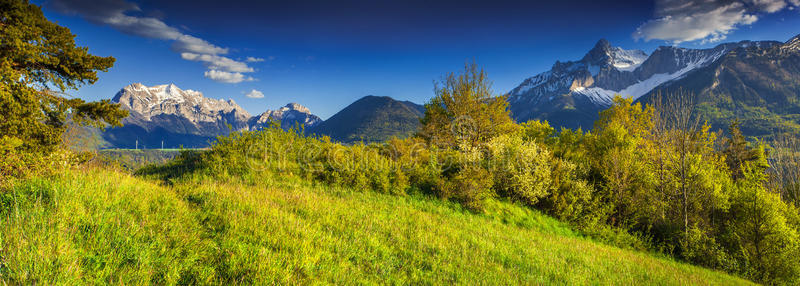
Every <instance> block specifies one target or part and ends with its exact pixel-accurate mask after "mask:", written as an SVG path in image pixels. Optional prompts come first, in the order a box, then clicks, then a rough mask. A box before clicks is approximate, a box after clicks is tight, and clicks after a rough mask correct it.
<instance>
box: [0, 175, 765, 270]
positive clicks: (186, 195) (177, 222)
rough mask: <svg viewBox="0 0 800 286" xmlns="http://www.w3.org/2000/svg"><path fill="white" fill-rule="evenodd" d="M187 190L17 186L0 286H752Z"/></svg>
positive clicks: (404, 204) (643, 257)
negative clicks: (477, 285)
mask: <svg viewBox="0 0 800 286" xmlns="http://www.w3.org/2000/svg"><path fill="white" fill-rule="evenodd" d="M189 181H194V182H195V183H174V184H172V185H171V186H164V185H161V184H158V183H156V182H155V181H150V180H147V179H142V178H137V177H132V176H130V175H126V174H121V173H116V172H111V171H105V170H98V169H91V170H85V171H70V172H66V173H65V174H63V175H60V176H56V177H52V178H39V179H31V180H27V181H23V182H20V183H18V184H16V185H15V186H13V188H12V189H10V190H7V191H5V192H3V193H1V194H0V217H2V219H0V281H3V282H5V283H3V284H6V283H8V284H12V285H13V284H53V283H54V282H58V283H63V284H83V283H113V284H134V283H135V284H140V283H155V284H174V283H200V284H206V283H225V284H228V283H244V284H250V283H253V282H277V283H308V282H332V283H474V282H475V281H483V282H485V283H489V284H505V283H520V284H544V283H547V284H550V283H552V284H596V283H601V284H634V283H636V284H640V283H641V284H663V285H686V284H725V285H734V284H749V282H747V281H744V280H741V279H738V278H735V277H731V276H728V275H725V274H722V273H719V272H713V271H709V270H705V269H702V268H698V267H694V266H690V265H687V264H681V263H677V262H674V261H671V260H668V259H663V258H658V257H653V256H650V255H648V254H645V253H638V252H633V251H628V250H622V249H619V248H615V247H610V246H606V245H603V244H599V243H595V242H592V241H590V240H588V239H585V238H582V237H580V236H579V235H578V234H576V233H574V232H573V231H571V230H570V229H569V228H568V227H567V226H566V225H565V224H562V223H560V222H558V221H556V220H554V219H551V218H549V217H547V216H544V215H541V214H539V213H538V212H536V211H532V210H530V209H528V208H523V207H518V206H516V205H513V204H510V203H505V202H497V201H492V202H491V203H489V204H488V205H487V208H486V209H487V210H486V213H485V214H473V213H471V212H468V211H465V210H463V209H462V208H461V207H460V205H458V204H454V203H450V202H446V201H441V200H432V199H430V198H426V197H424V196H422V195H407V196H394V195H385V194H378V193H374V192H362V191H358V190H353V189H343V188H331V187H324V186H320V185H314V184H311V183H308V182H307V181H305V180H300V179H294V177H292V176H291V175H289V176H284V177H282V178H281V179H279V180H274V179H270V178H265V179H263V180H261V181H259V182H257V183H255V184H251V185H242V184H236V183H220V182H216V181H209V180H207V179H199V180H189ZM187 182H188V181H187Z"/></svg>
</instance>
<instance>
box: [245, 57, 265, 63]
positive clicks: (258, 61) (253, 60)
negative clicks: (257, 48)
mask: <svg viewBox="0 0 800 286" xmlns="http://www.w3.org/2000/svg"><path fill="white" fill-rule="evenodd" d="M245 61H246V62H248V63H260V62H263V61H264V59H263V58H256V57H247V59H245Z"/></svg>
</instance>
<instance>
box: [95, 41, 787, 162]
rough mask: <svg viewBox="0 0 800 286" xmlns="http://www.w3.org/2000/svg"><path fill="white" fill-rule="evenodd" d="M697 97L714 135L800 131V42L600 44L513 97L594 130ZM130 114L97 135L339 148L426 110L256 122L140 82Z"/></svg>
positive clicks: (132, 92) (390, 133)
mask: <svg viewBox="0 0 800 286" xmlns="http://www.w3.org/2000/svg"><path fill="white" fill-rule="evenodd" d="M678 90H681V91H683V92H691V93H692V94H694V95H695V102H696V103H697V107H698V108H697V111H698V114H699V115H700V116H701V118H702V119H704V120H706V121H707V122H708V123H709V124H711V125H712V127H714V128H715V129H724V128H725V127H726V126H727V125H728V123H729V122H730V121H732V120H735V119H738V120H739V121H740V122H741V123H742V124H741V128H742V131H743V132H744V133H745V134H746V135H750V136H761V137H765V136H766V137H769V136H772V135H775V134H780V133H800V97H799V96H798V95H800V35H799V36H797V37H794V38H792V39H790V40H789V41H786V42H777V41H741V42H736V43H724V44H720V45H717V46H716V47H713V48H709V49H688V48H680V47H674V46H662V47H659V48H657V49H656V50H655V51H653V52H652V53H651V54H649V55H648V54H647V53H645V52H644V51H640V50H625V49H623V48H620V47H614V46H612V45H611V44H610V43H609V42H608V41H606V40H600V41H598V42H597V44H595V46H594V47H593V48H592V49H590V50H589V51H588V52H587V53H586V55H585V56H584V57H583V58H581V59H580V60H575V61H566V62H561V61H556V63H555V64H553V66H552V68H551V69H550V70H549V71H546V72H543V73H540V74H537V75H534V76H532V77H530V78H528V79H526V80H524V81H523V82H522V83H521V84H520V85H519V86H517V87H516V88H514V89H512V90H511V91H510V92H509V93H508V101H509V109H510V111H511V114H512V116H513V117H514V119H515V120H516V121H517V122H525V121H528V120H547V121H548V122H549V123H550V124H551V125H552V126H554V127H556V128H559V127H564V128H583V129H590V128H591V127H592V125H593V124H594V121H595V120H597V118H598V113H599V112H600V111H602V110H603V109H605V108H608V107H609V106H610V104H611V103H612V99H613V97H614V96H615V95H617V94H618V95H621V96H624V97H631V98H633V99H634V100H636V101H640V102H648V101H649V100H650V99H651V98H652V96H653V94H655V93H659V92H662V93H663V94H664V97H665V98H667V99H668V97H669V95H670V94H671V93H672V92H675V91H678ZM112 101H114V102H117V103H120V105H121V106H122V108H124V109H127V110H129V111H130V116H128V117H127V118H125V119H124V120H123V124H124V126H123V127H120V128H109V129H106V130H105V131H104V132H99V133H100V134H101V136H102V138H103V140H104V142H105V145H104V146H105V147H116V148H134V147H137V146H138V147H145V148H158V147H160V146H162V143H163V146H164V147H177V146H184V147H205V146H208V144H209V142H210V141H212V140H213V139H214V138H215V137H216V136H220V135H227V134H229V133H231V132H234V131H240V130H259V129H263V128H266V127H268V126H270V125H271V124H277V125H278V126H280V127H281V128H284V129H289V128H292V127H299V126H301V125H302V126H303V130H304V131H305V132H306V133H307V134H313V135H317V136H329V137H330V138H331V139H333V140H335V141H339V142H345V143H351V142H356V141H364V142H378V141H384V140H387V139H389V138H391V137H405V136H409V135H410V134H412V133H413V132H414V131H415V130H416V129H417V127H418V126H419V119H420V118H421V117H422V116H423V114H424V107H423V106H422V105H419V104H416V103H413V102H409V101H398V100H395V99H392V98H390V97H380V96H365V97H363V98H361V99H359V100H357V101H355V102H353V103H352V104H350V105H348V106H347V107H345V108H344V109H342V110H341V111H339V112H338V113H336V114H334V115H333V116H331V117H330V118H328V119H327V120H324V121H323V120H322V119H321V118H320V117H318V116H316V115H314V114H312V113H311V111H310V110H309V109H308V108H306V107H304V106H302V105H300V104H298V103H289V104H287V105H286V106H284V107H281V108H279V109H277V110H267V111H265V112H263V113H261V114H259V115H255V116H253V115H251V114H249V113H248V112H247V111H246V110H244V109H243V108H242V107H241V106H239V105H237V104H236V102H234V101H233V100H218V99H212V98H208V97H205V96H204V95H203V94H202V93H201V92H198V91H194V90H190V89H186V90H183V89H180V88H178V87H177V86H175V85H174V84H166V85H158V86H152V87H148V86H144V85H142V84H140V83H134V84H131V85H128V86H126V87H124V88H122V89H121V90H120V91H119V92H118V93H117V94H116V95H115V96H114V97H113V99H112Z"/></svg>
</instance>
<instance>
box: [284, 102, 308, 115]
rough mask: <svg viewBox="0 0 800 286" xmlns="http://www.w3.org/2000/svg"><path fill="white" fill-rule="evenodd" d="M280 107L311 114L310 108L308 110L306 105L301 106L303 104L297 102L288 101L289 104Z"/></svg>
mask: <svg viewBox="0 0 800 286" xmlns="http://www.w3.org/2000/svg"><path fill="white" fill-rule="evenodd" d="M281 109H286V110H296V111H298V112H301V113H308V114H311V110H309V109H308V107H305V106H303V105H301V104H299V103H296V102H290V103H289V104H286V106H284V107H281Z"/></svg>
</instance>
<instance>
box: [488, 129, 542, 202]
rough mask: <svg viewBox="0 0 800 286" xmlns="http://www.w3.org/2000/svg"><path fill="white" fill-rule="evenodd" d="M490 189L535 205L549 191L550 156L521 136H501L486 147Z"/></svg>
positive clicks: (534, 143)
mask: <svg viewBox="0 0 800 286" xmlns="http://www.w3.org/2000/svg"><path fill="white" fill-rule="evenodd" d="M486 145H487V149H488V153H489V158H488V160H489V162H488V164H489V169H490V170H491V173H492V174H491V175H492V176H494V188H495V190H497V192H498V193H499V194H501V195H503V196H506V197H509V198H512V199H514V200H519V201H521V202H523V203H525V204H527V205H535V204H536V203H537V202H538V201H539V199H540V198H542V197H544V196H546V195H547V194H548V193H549V191H550V187H551V177H550V175H551V174H550V168H551V167H550V163H549V161H550V159H551V157H550V153H549V152H548V151H547V150H545V149H543V148H540V147H539V146H538V145H537V144H536V142H534V141H523V140H522V138H521V136H518V135H516V134H513V135H509V134H506V135H501V136H498V137H495V138H494V139H492V140H491V141H489V143H487V144H486Z"/></svg>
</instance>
